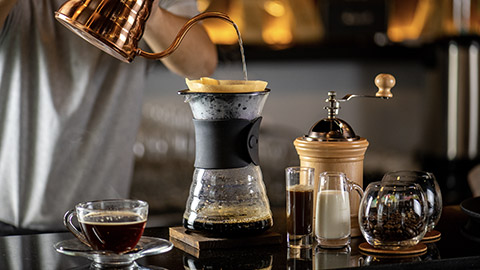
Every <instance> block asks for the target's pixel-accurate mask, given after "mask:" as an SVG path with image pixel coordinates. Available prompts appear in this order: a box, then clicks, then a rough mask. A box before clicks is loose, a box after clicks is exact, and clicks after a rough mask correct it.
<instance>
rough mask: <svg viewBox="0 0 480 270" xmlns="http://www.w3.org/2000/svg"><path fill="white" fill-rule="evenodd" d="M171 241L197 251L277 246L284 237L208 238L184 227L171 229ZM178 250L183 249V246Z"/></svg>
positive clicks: (267, 234) (271, 235)
mask: <svg viewBox="0 0 480 270" xmlns="http://www.w3.org/2000/svg"><path fill="white" fill-rule="evenodd" d="M169 232H170V239H173V240H176V242H177V241H179V242H182V243H184V244H186V245H188V246H190V247H193V248H195V249H219V248H234V247H235V248H238V247H249V246H261V245H275V244H281V243H282V236H281V235H280V234H279V233H276V232H265V233H263V234H259V235H254V236H242V237H236V238H221V237H218V238H215V237H207V236H204V235H201V234H198V233H195V232H191V231H188V230H187V229H185V228H184V227H181V226H180V227H171V228H170V229H169ZM174 244H175V243H174ZM178 248H180V249H182V247H181V246H179V247H178Z"/></svg>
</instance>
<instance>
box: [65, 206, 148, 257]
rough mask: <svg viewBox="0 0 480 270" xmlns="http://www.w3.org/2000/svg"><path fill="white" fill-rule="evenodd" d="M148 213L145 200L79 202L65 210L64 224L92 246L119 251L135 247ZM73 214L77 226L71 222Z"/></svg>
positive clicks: (120, 252) (109, 250) (126, 250)
mask: <svg viewBox="0 0 480 270" xmlns="http://www.w3.org/2000/svg"><path fill="white" fill-rule="evenodd" d="M147 216H148V203H146V202H144V201H140V200H127V199H118V200H102V201H91V202H82V203H79V204H77V205H76V206H75V209H71V210H69V211H67V212H66V213H65V216H64V224H65V226H66V227H67V229H68V230H70V232H72V233H73V234H74V235H75V237H77V238H78V240H80V241H81V242H83V243H84V244H86V245H88V246H90V247H91V248H92V249H94V250H99V251H108V252H113V253H117V254H123V253H126V252H128V251H131V250H133V249H134V248H135V246H136V245H137V243H138V241H139V240H140V238H141V236H142V234H143V230H144V229H145V224H146V222H147ZM73 217H76V219H77V221H78V225H79V226H80V229H77V227H76V226H75V225H74V224H73V222H72V220H73Z"/></svg>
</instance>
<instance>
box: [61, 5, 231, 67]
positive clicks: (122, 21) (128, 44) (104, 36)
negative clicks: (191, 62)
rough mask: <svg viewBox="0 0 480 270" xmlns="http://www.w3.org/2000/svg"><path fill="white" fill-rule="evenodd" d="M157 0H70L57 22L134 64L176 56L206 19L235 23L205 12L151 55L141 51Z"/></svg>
mask: <svg viewBox="0 0 480 270" xmlns="http://www.w3.org/2000/svg"><path fill="white" fill-rule="evenodd" d="M153 2H154V0H69V1H67V2H65V3H64V4H63V5H62V6H61V7H60V8H59V9H58V11H57V12H55V18H56V19H57V20H58V21H60V22H61V23H62V24H63V25H65V26H66V27H67V28H69V29H70V30H72V31H73V32H74V33H76V34H77V35H79V36H81V37H82V38H84V39H85V40H87V41H88V42H90V43H91V44H92V45H95V46H96V47H98V48H99V49H101V50H103V51H105V52H106V53H108V54H110V55H112V56H114V57H116V58H118V59H119V60H122V61H124V62H127V63H129V62H132V61H133V59H134V58H135V56H137V55H140V56H143V57H146V58H149V59H160V58H162V57H165V56H168V55H170V54H171V53H173V52H174V51H175V50H176V49H177V47H178V46H179V45H180V42H181V41H182V40H183V38H184V36H185V34H186V33H187V32H188V30H190V28H191V27H192V26H193V25H195V24H196V23H197V22H198V21H200V20H203V19H207V18H218V19H223V20H226V21H228V22H230V23H232V25H234V26H235V24H234V22H233V21H232V20H231V19H230V18H229V17H228V16H227V15H226V14H223V13H221V12H204V13H201V14H199V15H197V16H195V17H193V18H191V19H190V20H188V21H187V22H186V23H185V25H184V26H183V27H182V28H181V29H180V31H179V33H178V34H177V36H176V38H175V39H174V41H173V42H172V44H171V45H170V46H169V47H168V48H167V49H166V50H165V51H163V52H159V53H150V52H146V51H143V50H142V49H140V48H138V42H139V40H140V39H141V38H142V36H143V31H144V29H145V23H146V21H147V19H148V17H149V15H150V13H151V10H152V4H153Z"/></svg>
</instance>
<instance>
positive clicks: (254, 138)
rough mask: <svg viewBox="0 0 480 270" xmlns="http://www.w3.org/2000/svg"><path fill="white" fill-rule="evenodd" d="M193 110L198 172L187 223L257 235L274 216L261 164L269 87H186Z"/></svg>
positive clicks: (197, 227) (197, 228) (199, 228)
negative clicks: (248, 89) (226, 90)
mask: <svg viewBox="0 0 480 270" xmlns="http://www.w3.org/2000/svg"><path fill="white" fill-rule="evenodd" d="M180 94H182V95H184V96H185V102H187V103H189V105H190V108H191V109H192V112H193V118H194V119H193V122H194V125H195V143H196V153H195V171H194V174H193V181H192V185H191V187H190V194H189V197H188V200H187V204H186V209H185V213H184V215H183V225H184V227H185V228H187V229H190V230H195V231H199V232H202V233H207V234H214V235H238V234H255V233H259V232H263V231H265V230H267V229H268V228H270V227H272V225H273V219H272V213H271V211H270V205H269V201H268V197H267V194H266V189H265V185H264V182H263V176H262V171H261V169H260V166H259V165H258V132H259V126H260V121H261V116H260V115H261V112H262V109H263V105H264V104H265V101H266V98H267V97H268V94H269V90H264V91H259V92H250V93H199V92H190V91H187V90H186V91H180Z"/></svg>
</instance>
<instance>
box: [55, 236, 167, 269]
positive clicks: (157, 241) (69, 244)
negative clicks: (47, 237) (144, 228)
mask: <svg viewBox="0 0 480 270" xmlns="http://www.w3.org/2000/svg"><path fill="white" fill-rule="evenodd" d="M53 247H54V248H55V250H57V251H58V252H60V253H62V254H65V255H70V256H79V257H84V258H87V259H89V260H91V261H93V264H94V265H95V266H128V265H133V264H134V261H135V260H137V259H140V258H142V257H145V256H151V255H157V254H160V253H164V252H167V251H170V250H171V249H172V248H173V244H172V243H171V242H169V241H167V240H165V239H161V238H155V237H147V236H142V238H140V241H138V244H137V246H136V247H135V249H134V250H132V251H129V252H127V253H125V254H117V253H113V252H109V251H98V250H92V249H91V248H90V247H89V246H87V245H85V244H83V243H82V242H80V241H79V240H78V239H77V238H73V239H69V240H64V241H60V242H58V243H56V244H55V245H54V246H53Z"/></svg>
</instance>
